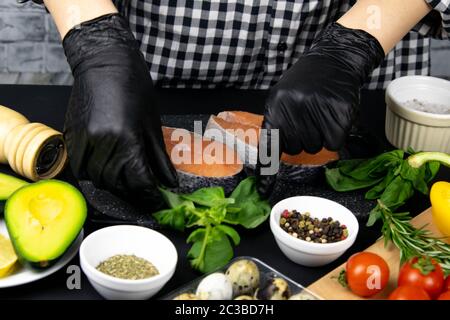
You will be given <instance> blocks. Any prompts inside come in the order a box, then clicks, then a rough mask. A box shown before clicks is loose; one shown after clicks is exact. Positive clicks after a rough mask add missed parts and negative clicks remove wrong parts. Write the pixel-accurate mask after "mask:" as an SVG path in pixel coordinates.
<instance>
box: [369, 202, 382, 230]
mask: <svg viewBox="0 0 450 320" xmlns="http://www.w3.org/2000/svg"><path fill="white" fill-rule="evenodd" d="M379 219H381V212H380V211H379V209H378V206H376V207H375V208H374V209H372V211H370V214H369V219H368V220H367V223H366V226H368V227H372V226H373V225H374V224H375V222H377V221H378V220H379Z"/></svg>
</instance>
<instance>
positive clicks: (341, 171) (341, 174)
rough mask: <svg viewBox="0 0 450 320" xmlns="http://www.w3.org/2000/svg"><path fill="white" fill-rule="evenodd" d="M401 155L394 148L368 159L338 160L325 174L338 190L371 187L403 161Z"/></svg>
mask: <svg viewBox="0 0 450 320" xmlns="http://www.w3.org/2000/svg"><path fill="white" fill-rule="evenodd" d="M403 156H404V152H403V151H401V150H394V151H391V152H387V153H383V154H381V155H379V156H377V157H375V158H372V159H368V160H343V161H339V162H338V164H337V167H336V168H334V169H330V168H327V169H326V171H325V176H326V179H327V182H328V184H329V185H330V186H331V187H332V188H333V189H334V190H336V191H340V192H345V191H352V190H359V189H364V188H368V187H372V186H374V185H376V184H378V183H381V182H382V181H383V180H384V178H385V176H386V174H387V173H388V172H389V171H390V170H392V168H393V167H394V168H395V167H396V166H398V164H399V163H401V161H403Z"/></svg>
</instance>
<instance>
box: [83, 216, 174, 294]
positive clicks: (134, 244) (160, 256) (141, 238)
mask: <svg viewBox="0 0 450 320" xmlns="http://www.w3.org/2000/svg"><path fill="white" fill-rule="evenodd" d="M117 254H134V255H136V256H138V257H141V258H144V259H147V260H148V261H150V262H151V263H153V265H154V266H155V267H156V268H157V269H158V271H159V275H156V276H154V277H151V278H148V279H142V280H126V279H119V278H115V277H112V276H109V275H107V274H104V273H102V272H100V271H98V270H97V269H96V267H97V266H98V265H99V264H100V262H102V261H105V260H106V259H108V258H110V257H112V256H114V255H117ZM177 260H178V255H177V251H176V249H175V246H174V245H173V244H172V242H171V241H170V240H169V239H167V238H166V237H165V236H164V235H162V234H161V233H159V232H156V231H154V230H151V229H148V228H144V227H137V226H128V225H121V226H112V227H107V228H103V229H100V230H98V231H95V232H94V233H92V234H90V235H89V236H88V237H87V238H86V239H85V240H84V241H83V243H82V244H81V247H80V263H81V268H82V269H83V272H84V273H85V274H86V276H87V277H88V279H89V282H90V283H91V284H92V286H93V287H94V288H95V289H96V290H97V291H98V293H100V294H101V295H102V296H103V297H104V298H106V299H114V300H143V299H149V298H151V297H152V296H153V295H155V294H156V293H157V292H158V291H159V290H160V289H161V288H162V287H163V286H164V285H165V284H166V283H167V281H169V279H170V278H172V276H173V274H174V272H175V267H176V265H177Z"/></svg>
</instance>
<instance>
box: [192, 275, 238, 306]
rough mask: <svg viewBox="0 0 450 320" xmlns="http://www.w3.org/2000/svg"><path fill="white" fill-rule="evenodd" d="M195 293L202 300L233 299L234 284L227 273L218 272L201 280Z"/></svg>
mask: <svg viewBox="0 0 450 320" xmlns="http://www.w3.org/2000/svg"><path fill="white" fill-rule="evenodd" d="M195 294H196V295H197V296H198V297H199V298H200V299H201V300H231V299H232V298H233V286H232V285H231V282H230V280H228V278H227V276H225V274H223V273H220V272H216V273H212V274H210V275H209V276H206V277H205V278H204V279H203V280H202V281H200V283H199V285H198V287H197V291H196V293H195Z"/></svg>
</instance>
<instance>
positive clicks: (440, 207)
mask: <svg viewBox="0 0 450 320" xmlns="http://www.w3.org/2000/svg"><path fill="white" fill-rule="evenodd" d="M430 200H431V206H432V212H433V221H434V223H435V224H436V226H437V227H438V229H439V231H440V232H441V233H442V234H443V235H444V236H446V237H450V183H448V182H445V181H440V182H436V183H435V184H433V186H432V187H431V192H430Z"/></svg>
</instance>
